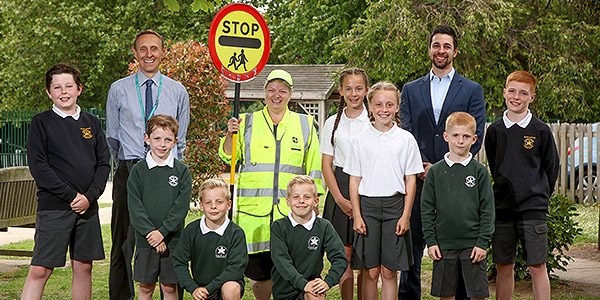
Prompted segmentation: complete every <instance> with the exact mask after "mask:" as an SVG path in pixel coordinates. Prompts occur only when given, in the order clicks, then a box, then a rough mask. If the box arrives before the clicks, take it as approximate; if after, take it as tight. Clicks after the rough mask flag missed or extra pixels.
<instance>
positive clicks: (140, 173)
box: [127, 114, 192, 300]
mask: <svg viewBox="0 0 600 300" xmlns="http://www.w3.org/2000/svg"><path fill="white" fill-rule="evenodd" d="M147 128H148V131H147V132H148V133H146V134H145V135H144V139H145V140H146V143H147V144H148V145H150V152H148V154H147V155H146V159H144V160H141V161H140V162H138V163H137V164H136V165H135V166H133V168H132V169H131V173H130V174H129V179H127V191H128V195H127V204H128V206H129V218H130V220H131V225H132V226H133V229H135V246H136V249H135V260H134V264H133V280H135V281H137V282H139V283H140V289H139V293H138V299H140V300H146V299H148V300H149V299H152V293H153V292H154V288H155V286H156V282H157V281H158V278H160V287H161V290H162V291H163V294H164V299H177V275H176V274H175V269H174V268H173V261H172V254H173V253H172V252H173V251H174V249H175V248H176V246H177V242H178V241H179V236H180V235H181V232H182V231H183V224H184V221H185V216H186V215H187V212H188V208H189V203H190V198H191V193H192V177H191V175H190V171H189V169H188V167H187V166H186V165H185V164H184V163H182V162H180V161H179V160H177V159H175V158H174V157H173V155H172V154H171V149H173V146H174V145H175V143H177V130H178V129H179V124H178V122H177V120H175V118H173V117H171V116H169V115H165V114H160V115H156V116H153V117H151V118H150V119H149V120H148V124H147Z"/></svg>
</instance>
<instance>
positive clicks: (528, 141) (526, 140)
mask: <svg viewBox="0 0 600 300" xmlns="http://www.w3.org/2000/svg"><path fill="white" fill-rule="evenodd" d="M534 143H535V136H527V135H526V136H523V147H525V149H531V148H533V144H534Z"/></svg>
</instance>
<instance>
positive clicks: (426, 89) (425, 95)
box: [419, 73, 435, 125]
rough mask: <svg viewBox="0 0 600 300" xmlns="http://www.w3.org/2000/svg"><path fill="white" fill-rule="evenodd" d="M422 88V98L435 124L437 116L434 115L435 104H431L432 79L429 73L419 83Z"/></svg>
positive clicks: (432, 122)
mask: <svg viewBox="0 0 600 300" xmlns="http://www.w3.org/2000/svg"><path fill="white" fill-rule="evenodd" d="M419 88H420V89H421V100H422V101H423V105H424V106H425V111H426V112H427V115H428V116H429V119H430V120H431V124H434V125H435V117H434V116H433V105H432V104H431V88H430V80H429V73H427V75H425V76H424V77H422V78H421V83H420V85H419Z"/></svg>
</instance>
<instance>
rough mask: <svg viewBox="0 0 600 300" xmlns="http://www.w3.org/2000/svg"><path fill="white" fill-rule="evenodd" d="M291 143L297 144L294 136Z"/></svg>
mask: <svg viewBox="0 0 600 300" xmlns="http://www.w3.org/2000/svg"><path fill="white" fill-rule="evenodd" d="M292 142H293V143H294V144H298V138H297V137H295V136H293V137H292Z"/></svg>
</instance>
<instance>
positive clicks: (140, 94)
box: [135, 73, 162, 128]
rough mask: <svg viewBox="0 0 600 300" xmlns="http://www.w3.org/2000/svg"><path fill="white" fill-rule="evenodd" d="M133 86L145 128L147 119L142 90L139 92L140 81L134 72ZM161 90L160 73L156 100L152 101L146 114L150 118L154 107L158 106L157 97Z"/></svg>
mask: <svg viewBox="0 0 600 300" xmlns="http://www.w3.org/2000/svg"><path fill="white" fill-rule="evenodd" d="M135 88H136V90H137V96H138V101H139V102H140V110H141V111H142V119H144V128H146V122H147V121H148V120H146V111H145V110H144V102H143V101H142V92H140V82H139V80H138V74H137V73H135ZM161 90H162V74H161V75H160V80H159V84H158V94H157V95H156V101H155V102H154V106H153V107H152V110H151V111H150V115H149V116H148V119H150V117H152V116H153V115H154V111H155V110H156V107H157V106H158V98H160V91H161Z"/></svg>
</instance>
